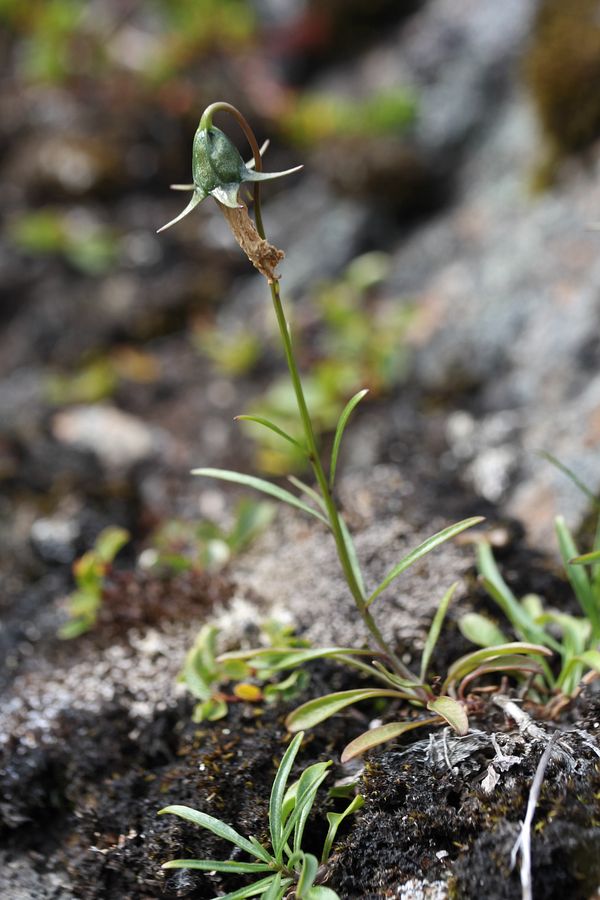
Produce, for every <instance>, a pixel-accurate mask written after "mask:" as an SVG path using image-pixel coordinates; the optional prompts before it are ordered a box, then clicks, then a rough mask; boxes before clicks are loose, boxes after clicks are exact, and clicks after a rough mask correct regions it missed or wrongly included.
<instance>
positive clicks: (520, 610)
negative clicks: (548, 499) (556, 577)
mask: <svg viewBox="0 0 600 900" xmlns="http://www.w3.org/2000/svg"><path fill="white" fill-rule="evenodd" d="M555 527H556V535H557V538H558V543H559V546H560V551H561V556H562V559H563V564H564V566H565V571H566V573H567V577H568V578H569V581H570V582H571V585H572V586H573V590H574V592H575V596H576V597H577V600H578V602H579V605H580V606H581V609H582V611H583V613H584V615H583V616H573V615H570V614H568V613H564V612H556V611H548V610H546V609H545V608H544V604H543V601H542V598H540V597H538V596H537V595H536V594H527V595H526V596H525V597H523V598H521V599H520V600H519V599H518V598H517V597H516V596H515V595H514V593H513V592H512V591H511V589H510V588H509V586H508V585H507V583H506V581H505V580H504V578H503V577H502V575H501V573H500V570H499V568H498V565H497V563H496V560H495V559H494V554H493V552H492V548H491V547H490V545H489V543H488V542H487V541H481V542H479V544H478V549H477V557H478V568H479V574H480V578H481V583H482V584H483V587H484V588H485V590H486V592H487V594H488V595H489V596H490V597H491V598H492V600H494V602H495V603H496V604H497V605H498V607H499V608H500V609H501V610H502V612H503V613H504V615H505V616H506V618H507V619H508V621H509V622H510V624H511V626H512V630H513V632H514V634H515V635H517V637H518V638H519V640H523V641H533V642H535V643H537V644H542V645H543V646H545V647H548V648H549V649H550V650H553V651H554V652H555V653H557V654H558V656H559V657H560V661H561V662H560V668H559V671H558V674H554V672H553V670H552V669H551V668H550V666H549V665H548V663H547V662H542V672H540V673H538V677H537V678H536V679H535V680H534V684H533V687H534V689H535V690H537V692H538V693H539V694H540V699H543V697H544V695H545V696H547V695H548V694H549V693H559V694H562V695H565V696H566V697H572V696H574V695H575V694H576V693H577V690H578V685H579V682H580V681H581V678H582V676H583V675H584V673H585V672H586V671H589V670H593V671H596V672H600V652H599V650H598V642H599V640H600V590H599V587H600V582H599V581H598V578H597V576H594V574H593V567H594V565H595V563H594V560H592V561H591V562H589V560H588V557H586V556H583V557H580V556H579V555H578V552H577V549H576V547H575V542H574V540H573V536H572V535H571V533H570V531H569V529H568V528H567V525H566V523H565V521H564V519H563V518H562V517H558V518H557V519H556V525H555ZM592 556H593V554H592ZM582 561H583V562H582ZM579 563H582V564H579ZM586 565H590V568H591V573H590V575H588V574H587V572H586V570H585V566H586ZM459 627H460V630H461V631H462V633H463V634H464V635H465V637H466V638H468V639H469V640H470V641H472V642H473V643H474V644H478V645H479V646H480V647H485V648H487V649H488V650H491V649H493V648H494V646H495V645H497V644H498V643H503V642H505V641H506V640H507V637H506V635H505V633H504V632H503V631H502V630H501V629H500V628H499V626H498V625H497V624H496V623H495V622H493V621H492V620H491V619H489V618H488V617H487V616H484V615H482V614H480V613H467V614H466V615H465V616H463V617H462V618H461V619H460V621H459Z"/></svg>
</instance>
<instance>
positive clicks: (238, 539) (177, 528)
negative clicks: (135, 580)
mask: <svg viewBox="0 0 600 900" xmlns="http://www.w3.org/2000/svg"><path fill="white" fill-rule="evenodd" d="M274 512H275V510H274V507H273V505H272V504H271V503H266V502H264V501H256V500H250V499H248V498H244V499H242V500H240V502H239V504H238V505H237V507H236V509H235V513H234V518H233V522H232V524H231V526H230V527H229V528H222V527H221V526H219V525H217V524H216V523H215V522H211V521H209V520H205V521H202V522H188V521H184V520H180V519H170V520H168V521H167V522H165V523H164V524H163V525H161V526H160V528H159V529H158V530H157V531H156V532H155V533H154V535H153V537H152V540H151V542H150V545H151V550H152V551H154V554H153V556H152V557H151V558H152V565H153V566H154V567H157V568H161V569H170V570H171V571H175V572H185V571H189V570H191V569H193V570H196V571H211V572H214V571H216V570H218V569H220V568H222V567H223V566H224V565H226V563H228V562H229V560H230V559H231V557H232V556H234V555H235V554H236V553H240V552H241V551H242V550H243V549H244V548H245V547H247V546H248V544H250V543H251V541H252V540H254V538H255V537H256V536H257V535H258V534H260V532H261V531H263V530H264V529H265V528H266V527H267V526H268V525H269V523H270V522H271V521H272V519H273V515H274Z"/></svg>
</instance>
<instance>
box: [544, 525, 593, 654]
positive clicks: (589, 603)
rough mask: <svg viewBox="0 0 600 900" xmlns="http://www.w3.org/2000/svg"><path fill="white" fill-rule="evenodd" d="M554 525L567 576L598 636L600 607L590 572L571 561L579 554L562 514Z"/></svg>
mask: <svg viewBox="0 0 600 900" xmlns="http://www.w3.org/2000/svg"><path fill="white" fill-rule="evenodd" d="M554 525H555V529H556V535H557V537H558V546H559V548H560V555H561V556H562V560H563V564H564V567H565V571H566V573H567V578H568V579H569V581H570V583H571V587H572V588H573V590H574V591H575V595H576V597H577V599H578V601H579V605H580V606H581V608H582V610H583V612H584V613H585V615H586V616H587V617H588V619H589V620H590V622H591V623H592V632H593V634H594V635H595V636H598V635H600V608H599V607H598V604H597V601H596V598H595V597H594V591H593V589H592V585H591V584H590V580H589V578H588V574H587V572H586V570H585V568H584V567H583V566H572V565H571V564H570V562H569V560H571V559H573V557H577V556H579V553H578V551H577V547H576V546H575V541H574V540H573V537H572V535H571V532H570V531H569V529H568V527H567V523H566V522H565V520H564V519H563V517H562V516H557V517H556V519H555V522H554Z"/></svg>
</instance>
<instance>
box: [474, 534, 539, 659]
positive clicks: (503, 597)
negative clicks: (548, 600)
mask: <svg viewBox="0 0 600 900" xmlns="http://www.w3.org/2000/svg"><path fill="white" fill-rule="evenodd" d="M477 565H478V568H479V572H480V573H481V576H482V584H483V587H484V588H485V590H486V591H487V592H488V594H489V595H490V597H491V598H492V599H493V600H495V601H496V603H497V604H498V606H499V607H500V609H501V610H502V612H503V613H504V615H505V616H506V618H507V619H508V621H509V622H510V623H511V625H512V626H513V628H514V629H515V631H516V632H517V636H518V637H519V638H521V639H522V640H526V641H536V642H538V643H542V642H543V643H546V638H547V637H548V636H547V635H546V634H545V633H544V631H543V630H542V629H541V628H538V627H537V626H536V624H535V622H534V621H533V619H532V618H531V616H530V615H529V613H528V611H527V609H526V608H525V607H523V606H522V605H521V604H520V603H519V601H518V600H517V598H516V597H515V595H514V594H513V592H512V591H511V589H510V588H509V586H508V585H507V583H506V582H505V580H504V578H503V577H502V575H501V573H500V569H499V568H498V565H497V563H496V560H495V559H494V554H493V552H492V548H491V547H490V545H489V544H488V542H487V541H481V542H480V543H479V544H478V547H477ZM550 640H551V639H550ZM554 649H556V647H555V648H554Z"/></svg>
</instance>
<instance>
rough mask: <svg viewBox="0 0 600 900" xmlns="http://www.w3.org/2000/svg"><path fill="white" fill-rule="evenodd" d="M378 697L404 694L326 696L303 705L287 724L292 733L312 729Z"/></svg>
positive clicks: (357, 692)
mask: <svg viewBox="0 0 600 900" xmlns="http://www.w3.org/2000/svg"><path fill="white" fill-rule="evenodd" d="M378 697H396V698H398V697H402V694H400V692H399V691H388V690H385V689H381V690H380V689H379V688H374V689H366V690H361V689H356V690H352V691H337V692H336V693H334V694H326V696H325V697H317V699H316V700H309V701H308V703H303V704H302V706H299V707H298V708H297V709H295V710H293V712H291V713H290V714H289V716H288V717H287V719H286V720H285V724H286V727H287V728H288V730H289V731H291V732H294V731H298V730H299V729H300V728H312V727H313V726H314V725H318V723H319V722H322V721H323V720H324V719H329V718H330V717H331V716H334V715H335V714H336V713H338V712H340V711H341V710H342V709H345V708H346V707H347V706H351V705H352V704H353V703H360V701H361V700H375V699H377V698H378Z"/></svg>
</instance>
